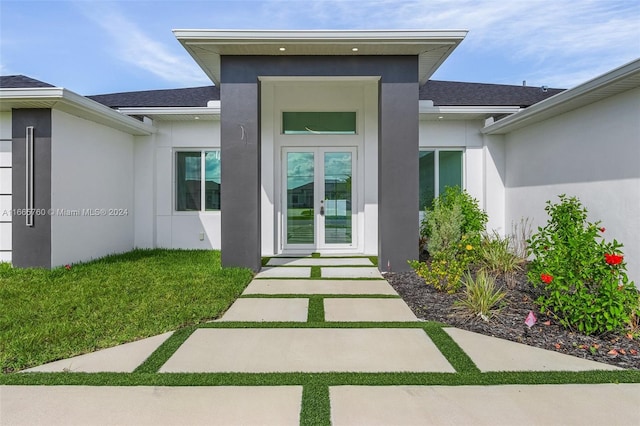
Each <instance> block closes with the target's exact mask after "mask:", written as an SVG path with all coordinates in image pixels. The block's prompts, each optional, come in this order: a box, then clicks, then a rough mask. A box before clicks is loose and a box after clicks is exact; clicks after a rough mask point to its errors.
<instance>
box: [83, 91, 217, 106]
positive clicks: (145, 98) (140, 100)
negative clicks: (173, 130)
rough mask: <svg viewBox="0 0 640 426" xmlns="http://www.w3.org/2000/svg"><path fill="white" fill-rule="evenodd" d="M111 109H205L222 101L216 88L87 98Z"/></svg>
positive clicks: (113, 94) (112, 94) (127, 93)
mask: <svg viewBox="0 0 640 426" xmlns="http://www.w3.org/2000/svg"><path fill="white" fill-rule="evenodd" d="M87 98H89V99H93V100H94V101H96V102H100V103H101V104H103V105H106V106H108V107H111V108H127V107H205V106H207V102H208V101H212V100H220V89H219V88H218V87H216V86H204V87H190V88H187V89H167V90H146V91H142V92H123V93H110V94H106V95H93V96H87Z"/></svg>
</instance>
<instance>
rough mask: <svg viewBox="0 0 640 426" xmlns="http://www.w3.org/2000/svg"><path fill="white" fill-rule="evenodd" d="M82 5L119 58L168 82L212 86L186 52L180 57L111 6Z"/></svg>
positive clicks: (101, 4) (80, 4) (97, 3)
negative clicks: (107, 38) (102, 31)
mask: <svg viewBox="0 0 640 426" xmlns="http://www.w3.org/2000/svg"><path fill="white" fill-rule="evenodd" d="M78 6H79V7H80V9H81V10H82V11H83V12H84V14H85V15H86V16H87V17H89V18H90V19H91V20H93V21H94V22H96V23H97V24H98V26H99V27H101V28H102V29H103V30H104V31H105V32H106V34H107V35H108V36H109V37H110V38H111V39H112V40H113V42H114V44H113V51H112V52H111V54H112V55H113V56H115V57H116V58H117V59H119V60H122V61H124V62H127V63H129V64H132V65H134V66H136V67H138V68H141V69H144V70H146V71H149V72H151V73H152V74H155V75H156V76H158V77H160V78H162V79H164V80H166V81H170V82H174V83H181V84H207V83H210V80H208V78H207V77H206V76H205V74H204V72H203V71H202V70H201V69H200V68H199V67H198V66H197V65H196V64H195V63H194V62H193V60H190V59H189V58H188V55H186V53H185V54H183V55H179V54H176V53H174V52H172V51H171V50H170V49H168V48H167V46H166V45H165V44H163V43H160V42H158V41H156V40H155V39H154V38H153V37H151V36H150V35H148V34H146V33H145V32H144V31H143V30H142V29H141V28H140V26H138V25H137V24H136V23H134V22H133V21H131V20H129V19H127V18H126V17H125V16H124V15H123V14H122V13H121V12H120V11H119V10H117V9H115V8H114V7H112V6H111V5H110V4H109V3H105V2H91V3H78ZM167 31H169V29H167Z"/></svg>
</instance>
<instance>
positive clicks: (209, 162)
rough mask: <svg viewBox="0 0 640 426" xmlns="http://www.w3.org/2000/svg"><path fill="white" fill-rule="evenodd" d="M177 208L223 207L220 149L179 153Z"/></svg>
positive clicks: (213, 208) (210, 209)
mask: <svg viewBox="0 0 640 426" xmlns="http://www.w3.org/2000/svg"><path fill="white" fill-rule="evenodd" d="M203 170H204V173H202V171H203ZM203 207H204V208H203ZM176 210H177V211H214V210H220V150H202V151H180V152H177V153H176Z"/></svg>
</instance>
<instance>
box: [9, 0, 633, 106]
mask: <svg viewBox="0 0 640 426" xmlns="http://www.w3.org/2000/svg"><path fill="white" fill-rule="evenodd" d="M187 28H207V29H215V28H218V29H230V28H234V29H405V28H406V29H467V30H469V34H468V35H467V38H466V39H465V40H464V41H463V42H462V44H461V45H460V46H459V47H458V48H457V49H456V51H455V52H454V53H453V54H452V56H451V57H450V58H449V59H448V60H447V61H446V62H445V64H444V65H443V66H442V67H441V68H440V69H439V70H438V71H437V72H436V74H435V75H434V76H433V78H434V79H439V80H452V81H472V82H484V83H499V84H522V81H523V80H526V81H527V84H528V85H531V86H541V85H547V86H550V87H562V88H565V87H572V86H575V85H576V84H579V83H582V82H584V81H586V80H589V79H591V78H593V77H595V76H597V75H599V74H602V73H604V72H606V71H608V70H610V69H613V68H615V67H618V66H620V65H623V64H625V63H627V62H629V61H632V60H634V59H636V58H638V57H640V2H639V1H637V0H622V1H618V0H571V1H565V0H421V1H411V0H405V1H392V0H376V1H367V0H314V1H306V0H266V1H249V0H221V1H214V0H210V1H205V0H200V1H190V0H186V1H168V0H166V1H165V0H154V1H81V0H76V1H62V0H49V1H31V0H18V1H14V0H0V74H2V75H11V74H25V75H28V76H30V77H33V78H37V79H39V80H43V81H46V82H48V83H51V84H54V85H56V86H62V87H66V88H68V89H70V90H73V91H75V92H77V93H80V94H83V95H91V94H99V93H111V92H121V91H131V90H148V89H159V88H176V87H191V86H200V85H207V84H210V82H209V81H208V80H207V78H206V76H205V75H204V73H203V72H202V71H201V70H200V69H199V68H198V66H197V65H196V64H195V62H194V61H193V60H192V59H191V57H190V56H189V55H188V54H187V53H186V51H185V50H184V49H183V48H182V47H181V46H180V44H179V43H178V42H177V40H176V39H175V37H174V36H173V34H172V32H171V30H172V29H187Z"/></svg>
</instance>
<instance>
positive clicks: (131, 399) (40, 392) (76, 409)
mask: <svg viewBox="0 0 640 426" xmlns="http://www.w3.org/2000/svg"><path fill="white" fill-rule="evenodd" d="M301 401H302V386H195V387H187V386H180V387H168V386H124V387H113V386H0V407H2V411H1V412H0V424H3V425H4V424H7V425H40V424H46V425H65V426H66V425H268V424H270V425H296V426H297V425H299V423H300V406H301Z"/></svg>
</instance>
